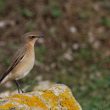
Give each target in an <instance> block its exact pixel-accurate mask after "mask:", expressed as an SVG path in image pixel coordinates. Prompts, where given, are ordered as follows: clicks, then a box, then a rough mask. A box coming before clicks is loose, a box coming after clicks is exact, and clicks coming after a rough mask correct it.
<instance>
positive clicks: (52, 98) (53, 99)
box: [42, 90, 58, 108]
mask: <svg viewBox="0 0 110 110" xmlns="http://www.w3.org/2000/svg"><path fill="white" fill-rule="evenodd" d="M42 97H43V99H45V100H46V102H48V103H49V104H50V105H51V107H52V108H53V107H56V106H57V103H58V97H57V96H56V95H55V94H54V93H53V92H52V91H50V90H47V91H45V92H44V93H43V94H42Z"/></svg>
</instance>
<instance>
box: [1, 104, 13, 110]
mask: <svg viewBox="0 0 110 110" xmlns="http://www.w3.org/2000/svg"><path fill="white" fill-rule="evenodd" d="M13 107H14V105H13V104H12V103H6V104H4V105H0V110H8V109H11V108H13Z"/></svg>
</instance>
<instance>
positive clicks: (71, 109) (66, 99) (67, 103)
mask: <svg viewBox="0 0 110 110" xmlns="http://www.w3.org/2000/svg"><path fill="white" fill-rule="evenodd" d="M60 97H62V101H61V105H62V106H63V107H66V108H67V109H68V110H80V106H79V104H78V103H77V101H76V100H75V98H74V97H73V96H72V95H70V90H69V89H66V90H65V91H64V92H63V93H62V94H60V95H59V98H60Z"/></svg>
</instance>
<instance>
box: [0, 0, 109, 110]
mask: <svg viewBox="0 0 110 110" xmlns="http://www.w3.org/2000/svg"><path fill="white" fill-rule="evenodd" d="M35 30H40V31H42V32H44V33H45V35H46V37H45V39H44V40H43V41H42V42H43V44H42V45H41V46H39V47H38V48H36V50H35V51H36V60H37V61H36V65H35V67H34V69H33V70H32V71H31V74H30V75H29V76H27V77H26V78H25V79H23V80H22V81H21V83H22V82H23V87H24V88H25V87H26V86H27V85H28V87H27V90H28V91H29V90H32V88H33V87H34V86H35V85H34V84H36V82H37V81H38V79H41V77H42V78H43V79H45V80H50V81H54V82H58V83H64V84H67V85H68V86H69V87H71V89H72V91H73V93H74V95H75V96H76V98H77V99H78V101H79V102H80V104H81V105H82V107H83V109H84V110H109V109H110V0H77V1H76V0H0V73H2V72H3V71H4V70H5V69H6V68H7V67H8V65H9V64H10V61H11V57H10V56H12V55H13V53H14V51H15V50H17V48H18V47H19V45H20V44H21V40H20V39H21V37H20V36H21V35H22V34H24V33H25V32H28V31H35ZM29 85H30V86H29ZM8 86H9V84H8ZM15 88H16V87H15V86H13V88H12V87H11V88H10V87H8V88H7V89H8V90H9V89H10V90H14V89H15ZM3 89H4V91H6V90H7V89H6V88H3ZM3 89H2V90H3Z"/></svg>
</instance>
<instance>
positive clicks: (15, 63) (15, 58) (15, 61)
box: [0, 47, 26, 82]
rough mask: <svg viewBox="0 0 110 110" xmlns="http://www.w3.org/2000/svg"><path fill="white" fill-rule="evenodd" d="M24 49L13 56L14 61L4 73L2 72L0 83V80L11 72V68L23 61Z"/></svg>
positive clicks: (0, 80)
mask: <svg viewBox="0 0 110 110" xmlns="http://www.w3.org/2000/svg"><path fill="white" fill-rule="evenodd" d="M25 50H26V49H25V48H24V47H23V48H22V49H20V50H18V52H17V53H16V54H15V57H14V60H13V62H12V64H11V65H10V67H9V68H8V69H7V71H6V72H4V73H3V74H2V76H1V77H0V82H2V80H3V79H4V78H5V77H6V76H7V75H8V74H9V73H10V72H11V71H12V70H13V68H15V67H16V65H17V64H18V63H19V62H20V61H21V60H22V59H23V57H24V55H25Z"/></svg>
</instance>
